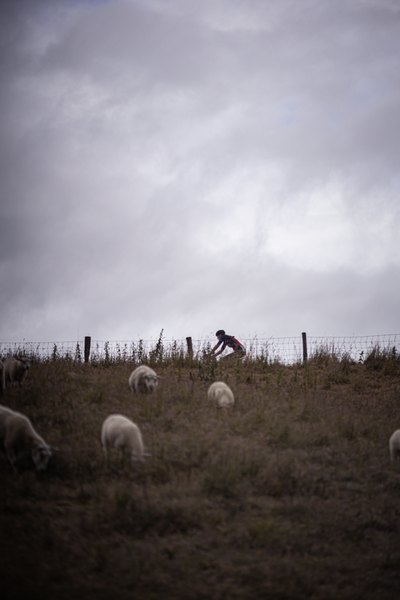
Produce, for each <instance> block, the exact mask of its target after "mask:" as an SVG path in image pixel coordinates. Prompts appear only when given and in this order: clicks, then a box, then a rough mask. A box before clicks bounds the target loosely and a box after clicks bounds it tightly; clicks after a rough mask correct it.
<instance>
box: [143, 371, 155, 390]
mask: <svg viewBox="0 0 400 600" xmlns="http://www.w3.org/2000/svg"><path fill="white" fill-rule="evenodd" d="M144 382H145V385H146V388H147V389H148V391H149V392H154V390H155V389H156V388H157V386H158V377H157V376H156V375H145V376H144Z"/></svg>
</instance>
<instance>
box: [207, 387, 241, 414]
mask: <svg viewBox="0 0 400 600" xmlns="http://www.w3.org/2000/svg"><path fill="white" fill-rule="evenodd" d="M207 394H208V399H209V400H213V401H214V402H215V403H216V405H217V407H218V408H226V407H228V406H231V405H233V404H234V403H235V397H234V395H233V392H232V390H231V388H230V387H229V386H227V385H226V383H224V382H223V381H215V382H214V383H212V384H211V385H210V387H209V388H208V393H207Z"/></svg>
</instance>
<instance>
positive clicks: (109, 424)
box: [101, 415, 151, 462]
mask: <svg viewBox="0 0 400 600" xmlns="http://www.w3.org/2000/svg"><path fill="white" fill-rule="evenodd" d="M101 443H102V445H103V451H104V457H105V459H106V461H107V450H108V449H109V448H116V449H117V450H120V451H121V453H122V454H125V453H126V452H129V453H130V455H131V458H132V461H134V462H135V461H141V462H143V461H144V460H145V456H151V455H150V454H148V453H147V452H144V447H143V440H142V434H141V433H140V429H139V427H138V426H137V425H136V423H133V421H131V420H130V419H127V418H126V417H124V416H123V415H110V416H108V417H107V419H106V420H105V421H104V423H103V425H102V428H101Z"/></svg>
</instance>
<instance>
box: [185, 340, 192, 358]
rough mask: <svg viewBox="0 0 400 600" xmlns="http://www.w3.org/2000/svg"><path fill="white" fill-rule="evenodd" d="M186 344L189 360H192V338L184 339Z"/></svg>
mask: <svg viewBox="0 0 400 600" xmlns="http://www.w3.org/2000/svg"><path fill="white" fill-rule="evenodd" d="M186 344H187V349H188V354H189V358H193V344H192V338H191V337H187V338H186Z"/></svg>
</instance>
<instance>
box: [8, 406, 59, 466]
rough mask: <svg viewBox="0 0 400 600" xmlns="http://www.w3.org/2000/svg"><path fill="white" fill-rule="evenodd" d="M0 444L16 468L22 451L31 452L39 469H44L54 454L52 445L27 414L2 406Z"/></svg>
mask: <svg viewBox="0 0 400 600" xmlns="http://www.w3.org/2000/svg"><path fill="white" fill-rule="evenodd" d="M0 444H2V445H3V447H4V449H5V451H6V454H7V457H8V460H9V461H10V463H11V465H12V467H13V469H14V470H16V465H15V463H16V461H17V458H18V455H19V454H20V453H21V452H26V451H28V452H30V454H31V457H32V460H33V462H34V463H35V466H36V468H37V469H38V471H44V470H45V469H46V468H47V465H48V462H49V460H50V457H51V455H52V452H51V447H50V446H49V445H48V444H46V442H45V441H44V439H43V438H42V437H41V436H40V435H39V434H38V433H37V432H36V431H35V429H34V428H33V426H32V423H31V422H30V420H29V419H28V417H26V416H25V415H22V414H21V413H18V412H15V411H13V410H11V409H10V408H7V407H6V406H0Z"/></svg>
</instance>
